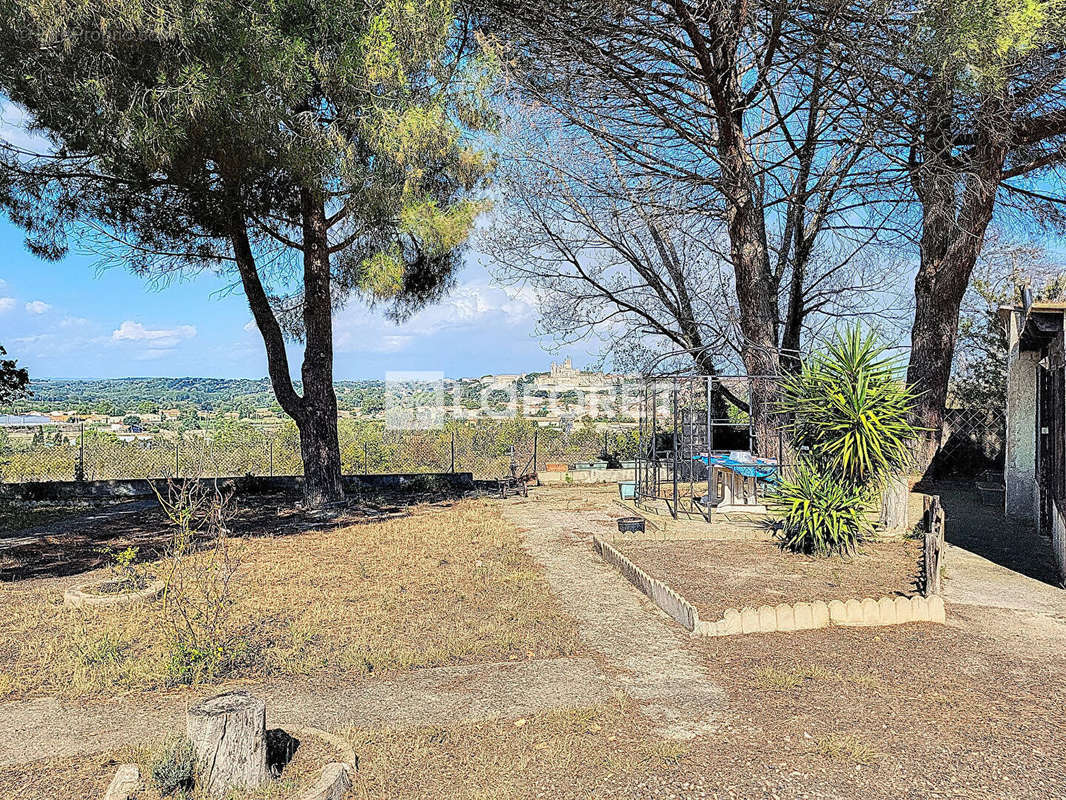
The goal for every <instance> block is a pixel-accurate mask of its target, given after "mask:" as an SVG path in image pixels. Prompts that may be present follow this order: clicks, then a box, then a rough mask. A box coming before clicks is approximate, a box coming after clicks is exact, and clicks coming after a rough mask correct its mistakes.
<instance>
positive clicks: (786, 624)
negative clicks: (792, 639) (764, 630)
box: [774, 603, 796, 633]
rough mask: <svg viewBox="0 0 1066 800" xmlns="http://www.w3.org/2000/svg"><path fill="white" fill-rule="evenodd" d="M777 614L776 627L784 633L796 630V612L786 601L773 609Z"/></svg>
mask: <svg viewBox="0 0 1066 800" xmlns="http://www.w3.org/2000/svg"><path fill="white" fill-rule="evenodd" d="M774 612H775V614H776V615H777V629H778V630H779V631H782V632H784V633H788V632H789V631H794V630H796V612H795V611H794V610H793V608H792V606H790V605H789V604H788V603H781V604H780V605H779V606H777V608H775V609H774Z"/></svg>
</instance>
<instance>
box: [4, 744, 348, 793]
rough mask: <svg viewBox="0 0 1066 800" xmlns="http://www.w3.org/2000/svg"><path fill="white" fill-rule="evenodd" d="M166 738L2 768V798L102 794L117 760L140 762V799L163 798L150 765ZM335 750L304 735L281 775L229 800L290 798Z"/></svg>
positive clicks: (329, 759)
mask: <svg viewBox="0 0 1066 800" xmlns="http://www.w3.org/2000/svg"><path fill="white" fill-rule="evenodd" d="M165 747H166V742H157V743H156V744H154V745H151V746H145V747H127V748H122V749H120V750H116V751H114V752H112V753H107V754H105V755H94V756H80V757H73V758H56V759H50V760H47V761H35V762H33V763H31V764H24V765H19V766H15V767H8V768H0V800H75V798H94V797H101V796H103V794H104V792H105V791H106V790H107V786H108V784H109V783H110V782H111V778H112V777H114V774H115V770H116V769H117V767H118V765H119V764H136V765H137V766H138V767H139V768H140V770H141V780H142V782H143V785H144V788H143V790H142V791H141V792H140V793H139V794H138V795H137V800H162V797H161V795H160V793H159V790H158V789H157V788H156V786H155V785H154V783H153V781H152V764H153V762H154V761H155V760H156V758H157V757H158V756H159V755H160V753H162V752H163V750H164V748H165ZM336 758H337V754H336V752H335V750H334V749H333V748H331V747H330V746H329V745H328V744H326V743H325V742H322V741H320V740H316V739H309V738H305V739H303V740H301V742H300V746H299V747H298V748H297V749H296V753H295V754H294V756H293V759H292V761H290V762H289V764H288V765H287V766H286V767H285V770H284V772H282V774H281V777H280V778H278V779H277V780H274V781H271V782H270V783H269V784H267V785H266V786H264V787H263V788H261V789H259V790H257V791H255V792H247V793H245V794H237V793H233V794H231V795H230V796H228V797H227V800H288V799H289V798H292V797H294V796H296V794H297V792H299V791H300V790H301V789H307V788H308V787H309V786H310V785H311V784H312V783H313V782H314V780H315V778H316V777H317V776H318V773H319V771H320V770H321V769H322V767H323V766H324V765H325V764H327V763H329V762H330V761H335V760H336ZM168 797H169V798H171V800H209V799H208V796H207V795H206V794H204V793H203V792H201V791H196V790H194V791H193V792H191V793H189V792H185V793H182V791H181V790H178V791H177V792H175V793H172V794H170V795H168Z"/></svg>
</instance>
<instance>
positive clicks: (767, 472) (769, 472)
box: [692, 453, 777, 479]
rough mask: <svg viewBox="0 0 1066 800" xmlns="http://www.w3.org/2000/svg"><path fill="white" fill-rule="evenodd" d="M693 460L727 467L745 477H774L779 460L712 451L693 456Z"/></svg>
mask: <svg viewBox="0 0 1066 800" xmlns="http://www.w3.org/2000/svg"><path fill="white" fill-rule="evenodd" d="M692 460H693V461H701V462H703V463H704V464H707V465H708V466H714V467H725V468H726V469H731V470H733V472H735V473H737V474H738V475H743V476H744V477H745V478H763V479H766V478H773V477H774V476H776V475H777V461H776V460H774V459H772V458H755V457H754V456H749V457H748V458H736V457H735V456H733V455H726V454H725V453H711V455H710V456H693V457H692Z"/></svg>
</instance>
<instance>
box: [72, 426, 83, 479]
mask: <svg viewBox="0 0 1066 800" xmlns="http://www.w3.org/2000/svg"><path fill="white" fill-rule="evenodd" d="M74 480H79V481H83V480H85V423H84V422H82V423H81V424H80V426H79V433H78V466H77V469H75V470H74Z"/></svg>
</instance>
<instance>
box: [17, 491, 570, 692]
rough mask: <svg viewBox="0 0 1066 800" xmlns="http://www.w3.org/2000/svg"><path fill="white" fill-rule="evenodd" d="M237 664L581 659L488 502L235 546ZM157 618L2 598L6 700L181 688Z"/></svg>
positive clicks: (250, 672)
mask: <svg viewBox="0 0 1066 800" xmlns="http://www.w3.org/2000/svg"><path fill="white" fill-rule="evenodd" d="M232 544H233V546H235V547H236V548H237V549H239V561H240V563H241V567H240V570H239V572H238V573H237V575H236V577H235V578H234V593H233V594H234V597H235V606H234V609H233V613H232V614H231V615H230V618H231V620H232V622H231V623H230V624H231V625H232V626H233V630H232V631H231V633H232V634H233V635H232V641H233V642H234V644H233V645H231V650H232V652H229V653H226V654H225V658H224V663H225V664H226V669H225V672H224V673H223V674H221V675H218V676H217V677H218V678H235V677H265V676H270V675H314V674H321V673H324V672H330V671H335V672H340V673H357V674H365V673H369V672H377V671H384V670H395V669H409V668H413V667H425V666H442V665H451V664H460V663H472V662H479V661H496V660H509V659H510V660H517V659H525V658H550V657H555V656H561V655H569V654H571V653H573V652H574V650H575V642H576V634H575V628H574V624H573V621H572V619H571V618H569V617H567V616H565V615H564V614H563V613H562V612H561V611H560V610H559V608H558V606H557V605H556V603H555V601H554V598H553V597H552V596H551V594H550V592H549V590H548V588H547V584H546V582H545V580H544V578H543V577H542V575H541V573H540V572H539V571H538V568H537V567H536V565H535V564H534V562H533V560H532V558H531V557H530V556H529V555H528V554H527V553H526V552H525V551H524V550H523V549H522V548H521V546H520V539H519V535H518V532H517V530H516V529H515V528H514V527H513V526H512V525H510V524H508V523H507V522H505V521H504V520H503V519H502V518H501V516H500V514H499V512H498V511H497V510H496V509H494V508H493V507H492V506H491V505H490V504H488V503H485V502H483V501H476V500H469V501H464V502H461V503H458V504H456V505H455V506H453V507H451V508H449V509H446V510H435V511H425V510H422V511H418V512H416V513H415V514H413V515H412V516H409V517H405V518H401V519H392V520H388V521H385V522H380V523H372V524H363V525H354V526H351V527H347V528H342V529H334V530H328V531H310V532H307V533H304V534H300V535H290V536H286V537H282V538H276V539H272V538H253V539H245V540H237V541H234V542H233V543H232ZM158 615H159V612H158V606H154V605H142V606H135V607H133V608H129V609H123V610H116V609H85V610H70V609H65V608H63V606H62V601H61V599H60V591H59V589H58V588H57V586H56V585H55V583H54V582H43V581H34V582H23V583H20V584H17V585H10V584H7V585H0V674H2V675H5V676H6V679H7V682H6V684H3V683H0V697H2V696H4V695H6V696H27V695H34V694H40V693H54V694H62V695H67V696H90V695H97V694H103V693H113V692H115V691H120V690H143V689H156V688H160V687H163V686H167V685H169V684H171V683H173V682H174V680H173V670H172V668H171V659H172V657H173V653H172V652H171V649H170V645H169V642H168V639H167V636H166V632H165V630H164V629H163V628H162V627H161V626H160V625H159V624H158V622H159V620H158Z"/></svg>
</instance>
